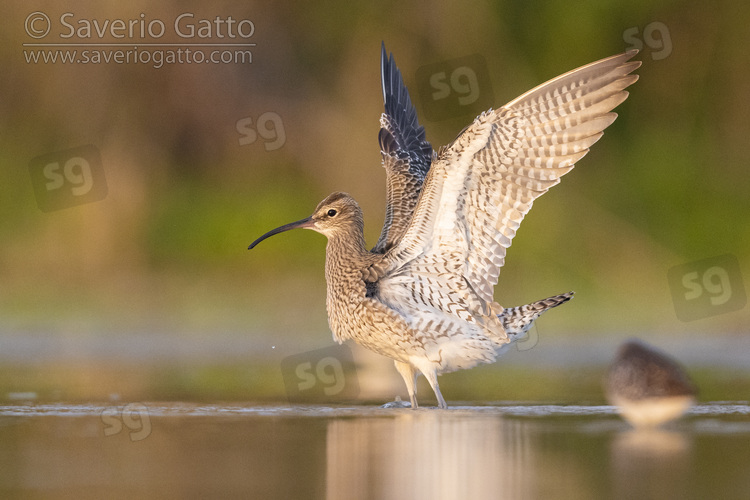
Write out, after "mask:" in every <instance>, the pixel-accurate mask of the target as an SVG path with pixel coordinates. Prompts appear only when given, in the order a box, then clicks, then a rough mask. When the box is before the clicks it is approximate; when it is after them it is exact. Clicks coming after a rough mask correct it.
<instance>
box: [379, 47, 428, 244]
mask: <svg viewBox="0 0 750 500" xmlns="http://www.w3.org/2000/svg"><path fill="white" fill-rule="evenodd" d="M381 81H382V82H381V83H382V87H383V102H384V104H385V112H384V113H383V115H382V116H381V118H380V127H381V128H380V133H379V135H378V140H379V142H380V151H381V155H382V158H383V167H384V168H385V171H386V207H385V221H384V223H383V229H382V231H381V233H380V238H378V241H377V243H376V244H375V247H374V248H373V249H372V251H373V252H375V253H384V252H386V251H387V250H388V249H390V248H391V247H392V246H393V245H394V244H395V243H396V242H398V240H399V239H400V238H401V236H402V235H403V234H404V232H405V231H406V228H407V226H408V225H409V221H410V220H411V217H412V215H413V213H414V208H415V207H416V205H417V199H418V198H419V193H420V191H421V190H422V184H423V182H424V179H425V176H426V175H427V172H428V170H429V169H430V163H431V162H432V156H433V153H432V146H430V143H429V142H427V140H426V139H425V133H424V128H423V127H422V126H421V125H420V124H419V120H418V119H417V112H416V110H415V109H414V106H413V105H412V103H411V99H410V97H409V91H408V90H407V89H406V86H405V85H404V81H403V79H402V78H401V72H400V71H399V70H398V67H396V62H395V61H394V59H393V55H392V54H391V56H390V57H387V56H386V51H385V44H383V45H382V47H381Z"/></svg>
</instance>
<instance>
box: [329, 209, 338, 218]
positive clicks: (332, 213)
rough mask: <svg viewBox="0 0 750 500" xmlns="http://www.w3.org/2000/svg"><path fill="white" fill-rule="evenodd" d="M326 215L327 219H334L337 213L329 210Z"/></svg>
mask: <svg viewBox="0 0 750 500" xmlns="http://www.w3.org/2000/svg"><path fill="white" fill-rule="evenodd" d="M327 213H328V217H335V216H336V213H337V212H336V210H334V209H330V210H329V211H328V212H327Z"/></svg>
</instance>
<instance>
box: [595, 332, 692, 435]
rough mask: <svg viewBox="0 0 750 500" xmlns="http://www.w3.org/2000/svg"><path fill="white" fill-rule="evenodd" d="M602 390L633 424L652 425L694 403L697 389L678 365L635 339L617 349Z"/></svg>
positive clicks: (635, 425) (674, 416)
mask: <svg viewBox="0 0 750 500" xmlns="http://www.w3.org/2000/svg"><path fill="white" fill-rule="evenodd" d="M605 390H606V393H607V399H608V400H609V402H610V403H612V404H613V405H615V406H617V409H618V411H619V412H620V414H622V416H623V417H624V418H625V420H627V421H628V422H630V423H631V424H632V425H633V426H634V427H655V426H658V425H661V424H663V423H666V422H669V421H670V420H674V419H676V418H678V417H680V416H681V415H682V414H683V413H685V411H687V409H688V408H690V407H691V406H692V405H694V404H695V395H696V392H697V391H696V389H695V386H694V385H693V383H692V382H691V380H690V378H689V377H688V375H687V373H685V370H683V369H682V367H680V365H678V364H677V363H676V362H675V361H673V360H672V359H670V358H669V357H668V356H667V355H666V354H664V353H662V352H659V351H657V350H656V349H654V348H652V347H649V346H647V345H646V344H644V343H643V342H641V341H638V340H630V341H628V342H625V343H624V344H623V345H622V346H620V348H619V349H618V351H617V356H616V358H615V360H614V362H613V363H612V365H611V366H610V369H609V371H608V373H607V379H606V384H605Z"/></svg>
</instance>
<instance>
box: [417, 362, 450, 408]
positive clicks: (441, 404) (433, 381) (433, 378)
mask: <svg viewBox="0 0 750 500" xmlns="http://www.w3.org/2000/svg"><path fill="white" fill-rule="evenodd" d="M422 374H423V375H424V378H426V379H427V381H428V382H429V383H430V387H432V390H433V391H434V392H435V397H437V401H438V408H440V409H442V410H445V409H447V408H448V403H446V402H445V399H443V395H442V394H441V393H440V386H439V385H438V380H437V373H435V371H434V370H433V371H429V372H424V371H422Z"/></svg>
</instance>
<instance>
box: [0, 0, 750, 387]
mask: <svg viewBox="0 0 750 500" xmlns="http://www.w3.org/2000/svg"><path fill="white" fill-rule="evenodd" d="M32 10H38V11H42V12H45V13H47V14H48V15H49V17H50V18H52V19H53V20H54V19H57V18H59V16H60V14H61V13H63V12H73V13H75V18H74V19H83V18H86V19H99V20H103V19H115V18H120V19H125V20H127V19H137V18H138V16H139V14H140V13H142V12H143V13H146V14H147V16H148V19H163V20H165V23H166V24H167V25H168V24H169V22H170V20H173V19H174V18H175V17H176V16H177V15H179V14H180V13H182V12H194V13H195V17H196V19H198V18H207V19H213V18H215V17H216V16H221V17H224V18H226V17H227V16H229V15H231V16H232V17H233V18H235V19H251V20H252V21H253V23H254V24H255V27H256V32H255V34H254V35H253V37H252V41H253V42H254V43H256V44H257V45H256V46H255V47H254V48H253V62H252V64H244V65H243V64H205V65H197V64H192V65H191V64H173V65H165V66H163V67H162V68H159V69H156V68H153V67H151V66H149V65H146V64H98V65H94V64H89V65H83V64H61V63H58V64H46V65H45V64H28V63H26V62H25V59H24V54H23V51H24V50H30V49H27V48H25V47H23V46H22V44H23V43H27V42H29V41H32V40H31V39H30V38H29V37H28V36H27V35H26V34H25V33H24V31H23V29H24V19H25V18H26V16H27V15H28V14H29V12H30V11H32ZM0 12H1V13H2V15H0V19H2V20H1V21H0V26H2V29H1V30H0V34H1V35H2V41H3V43H2V44H1V45H0V65H2V71H1V72H0V95H2V98H0V169H2V174H3V182H0V238H1V239H2V245H0V335H2V331H3V330H5V331H12V332H17V333H21V334H24V335H35V334H37V333H39V332H53V333H55V332H59V333H60V334H62V333H65V334H72V335H106V334H108V332H122V331H130V330H138V331H149V330H151V329H159V330H168V331H173V332H175V333H177V334H180V335H182V334H184V335H206V336H207V337H208V338H210V334H211V333H212V332H236V333H237V334H238V335H251V336H257V337H258V338H259V339H260V338H277V337H282V338H292V339H293V338H308V339H309V338H315V339H317V340H316V341H319V345H326V344H327V343H328V342H329V339H330V337H329V332H328V329H327V325H326V318H325V310H324V307H325V297H324V295H325V284H324V277H323V264H324V259H323V255H324V247H325V239H324V238H323V237H322V236H320V235H316V234H313V233H312V232H307V231H299V232H291V233H288V234H285V235H283V236H280V237H277V238H274V239H272V240H269V241H267V242H264V243H263V245H261V246H259V247H258V249H256V250H254V251H253V252H252V253H249V252H248V251H247V250H246V248H247V245H248V244H249V243H250V242H251V241H253V240H254V239H255V238H256V237H257V236H259V235H260V234H262V233H263V232H265V231H267V230H269V229H271V228H274V227H276V226H278V225H281V224H284V223H286V222H290V221H293V220H297V219H300V218H302V217H304V216H306V215H308V214H309V213H310V212H311V210H312V209H313V207H314V206H315V204H316V203H317V202H318V201H319V200H320V199H322V198H323V197H324V196H326V195H327V194H328V193H330V192H332V191H335V190H344V191H347V192H349V193H351V194H352V195H353V196H354V197H355V198H356V199H357V200H358V201H359V202H360V204H361V205H362V207H363V210H364V211H365V217H366V233H367V234H366V235H367V238H368V241H369V242H370V243H371V244H374V242H375V239H376V238H377V235H378V234H379V232H380V227H381V221H382V216H383V212H384V206H383V204H384V173H383V171H382V169H381V168H380V166H379V162H380V157H379V150H378V143H377V140H376V137H377V131H378V127H379V124H378V117H379V115H380V113H381V112H382V102H381V100H382V98H381V92H380V76H379V69H380V68H379V57H380V52H379V51H380V42H381V40H384V41H385V43H386V47H387V49H388V50H389V51H393V53H394V54H395V57H396V60H397V62H398V64H399V66H400V68H401V71H402V73H403V75H404V78H405V80H406V84H407V86H408V87H409V88H410V89H411V92H412V99H413V101H414V102H415V104H416V106H417V111H418V113H419V115H420V116H421V117H424V113H422V111H421V104H420V100H419V96H418V95H416V84H415V80H414V77H415V73H416V71H417V69H418V68H419V67H420V66H423V65H425V64H432V63H435V62H439V61H442V60H446V59H453V58H457V57H462V56H465V55H469V54H481V55H482V56H483V57H484V59H485V60H486V62H487V65H488V69H489V72H490V78H491V83H492V87H493V91H494V95H495V99H496V102H495V103H494V105H495V106H500V105H502V104H503V103H505V102H507V101H509V100H511V99H512V98H514V97H516V96H517V95H519V94H521V93H522V92H524V91H526V90H528V89H530V88H532V87H533V86H535V85H537V84H539V83H541V82H543V81H545V80H547V79H549V78H552V77H554V76H556V75H558V74H561V73H563V72H565V71H568V70H570V69H572V68H575V67H577V66H580V65H582V64H585V63H588V62H591V61H594V60H596V59H599V58H602V57H605V56H609V55H612V54H615V53H618V52H622V51H623V50H625V49H626V48H628V46H629V44H628V43H626V41H625V39H624V32H625V31H626V30H628V29H631V28H634V27H637V28H638V33H639V34H640V35H639V37H640V39H641V40H642V39H643V30H644V28H645V27H646V26H647V25H649V24H650V23H653V22H655V21H658V22H661V23H663V24H664V26H666V27H667V28H668V33H661V34H660V37H661V41H662V42H663V43H668V44H669V47H670V51H669V54H668V56H667V57H664V58H657V57H659V55H656V56H655V54H656V52H657V49H655V48H652V47H649V46H648V45H646V46H644V50H643V51H642V52H641V54H640V55H639V56H638V57H639V58H640V59H641V60H642V61H643V66H642V68H641V69H640V70H639V72H638V73H639V74H640V75H641V79H640V81H639V82H638V83H637V84H636V85H634V86H633V87H632V88H631V89H630V90H631V97H630V98H629V99H628V100H627V101H626V102H625V103H624V104H623V105H621V106H620V107H619V108H618V109H617V111H618V113H619V115H620V117H619V119H618V120H617V121H616V122H615V123H614V125H613V126H611V127H610V128H609V129H608V130H607V132H606V133H605V135H604V137H603V139H602V140H601V141H600V142H599V143H598V144H596V146H595V147H594V148H593V149H592V152H591V153H590V154H589V155H588V156H587V157H586V158H585V159H584V160H582V161H581V162H580V163H579V164H578V166H577V167H576V169H575V170H574V171H573V172H572V173H571V174H569V175H568V176H566V178H565V179H564V180H563V182H562V184H561V186H560V187H556V188H554V189H553V190H552V191H551V192H550V193H549V194H547V195H545V196H544V197H543V198H541V199H540V200H539V201H538V202H537V204H536V205H535V208H534V210H532V212H531V213H530V215H529V216H528V217H527V218H526V220H525V221H524V224H523V228H522V229H521V230H520V232H519V235H518V237H517V238H516V240H515V241H514V244H513V247H512V248H511V249H510V251H509V255H508V259H507V265H506V268H505V269H504V270H503V272H502V274H501V276H500V285H499V286H498V289H497V292H496V298H497V300H498V301H499V302H500V303H502V304H505V305H517V304H520V303H525V302H528V301H531V300H536V299H539V298H542V297H546V296H548V295H551V294H554V293H560V292H563V291H567V290H570V289H572V290H575V291H576V299H575V300H574V301H573V302H571V303H570V304H569V305H566V306H565V307H563V308H560V309H556V310H555V312H554V314H550V315H549V316H548V317H545V318H544V320H543V321H544V324H545V332H552V331H555V332H560V333H559V334H560V335H564V334H588V335H599V334H602V333H615V334H617V333H621V332H622V333H630V332H645V333H648V332H652V331H659V332H671V333H672V334H674V335H680V334H681V332H684V331H705V332H706V333H713V332H727V333H735V334H745V333H747V324H748V319H750V308H748V307H745V308H744V309H742V310H741V311H737V312H734V313H730V314H725V315H721V316H714V317H710V318H706V319H704V320H698V321H695V322H692V323H683V322H680V321H678V320H677V318H676V317H675V314H674V310H673V306H672V298H671V295H670V291H669V286H668V282H667V271H668V269H669V268H671V267H673V266H675V265H680V264H684V263H686V262H690V261H693V260H699V259H702V258H707V257H713V256H717V255H722V254H726V253H730V254H733V255H735V256H736V257H737V258H738V259H739V261H740V264H741V267H742V268H743V269H745V270H747V269H750V266H748V263H749V262H750V252H749V250H750V224H749V222H750V212H749V211H748V208H749V206H748V205H749V203H748V193H749V192H750V175H748V173H747V169H748V141H747V137H748V136H750V121H749V120H748V118H747V117H748V116H749V115H750V99H749V98H748V95H750V65H748V63H747V62H748V59H747V54H746V47H747V46H748V42H750V40H749V38H750V30H748V29H747V26H748V23H749V22H750V4H746V3H743V2H731V1H719V2H715V3H713V4H712V5H711V7H710V8H707V6H706V4H705V3H704V2H698V1H695V0H693V1H679V0H674V1H668V0H661V1H657V2H653V1H632V2H626V3H623V2H615V1H612V0H607V1H596V2H595V1H586V2H579V3H576V4H571V3H570V2H565V1H562V0H555V1H546V2H541V1H529V2H517V1H512V0H509V1H492V2H463V3H451V2H436V3H433V4H430V5H427V4H403V3H397V2H386V3H379V4H376V3H369V4H355V3H349V2H343V1H333V0H331V1H326V2H322V3H316V4H315V5H314V6H313V5H312V4H311V5H301V4H300V5H291V4H284V5H281V4H277V3H273V2H249V3H248V2H229V1H219V2H212V3H211V4H210V5H208V4H203V3H199V2H187V3H185V2H182V3H178V2H173V1H172V2H161V3H160V4H159V5H158V6H154V5H152V4H151V3H149V2H145V1H136V2H131V3H127V4H118V3H115V2H104V3H93V2H77V1H73V2H67V3H66V4H64V5H62V4H59V3H57V2H52V1H41V2H37V4H35V6H34V7H33V9H32V8H31V7H28V6H27V4H23V3H21V2H10V3H5V4H3V5H2V6H1V7H0ZM53 34H54V33H53ZM665 37H666V38H665ZM107 41H111V40H109V39H108V40H107ZM166 41H180V42H191V43H192V42H195V41H196V40H166ZM35 50H36V49H35ZM660 50H662V49H660ZM660 54H663V52H660ZM267 112H271V113H275V114H276V115H278V117H280V119H281V123H282V126H283V130H281V129H280V128H279V127H278V126H277V128H276V133H277V134H283V136H284V141H283V145H282V146H281V147H279V148H278V149H275V150H271V151H267V150H266V148H265V147H264V140H263V138H261V137H259V138H258V140H256V141H255V142H254V143H252V144H246V145H240V139H241V136H240V133H239V132H238V130H237V122H238V121H239V120H242V119H246V118H253V119H254V120H257V119H258V117H259V116H260V115H261V114H263V113H267ZM471 119H472V117H471V116H461V117H455V118H451V119H448V120H445V121H442V122H427V121H426V120H425V119H424V118H422V123H423V125H425V128H426V130H427V136H428V139H429V140H430V141H431V142H432V144H433V146H434V147H435V148H437V147H438V146H440V145H441V144H444V143H446V142H448V141H450V140H451V139H452V138H453V137H454V136H455V134H456V133H457V132H458V131H459V130H461V129H462V128H463V127H464V126H465V125H466V124H467V123H468V122H469V121H470V120H471ZM253 123H255V122H253ZM85 144H93V145H95V146H96V147H97V148H99V150H100V151H101V155H102V161H103V165H104V170H105V174H106V180H107V185H108V195H107V197H106V198H105V199H104V200H102V201H99V202H95V203H89V204H84V205H80V206H76V207H71V208H67V209H63V210H59V211H54V212H50V213H43V212H41V211H40V210H39V208H38V207H37V204H36V200H35V198H34V191H33V187H32V185H31V182H30V177H29V170H28V165H29V162H30V160H31V159H33V158H35V157H37V156H40V155H42V154H47V153H50V152H55V151H61V150H66V149H69V148H72V147H77V146H81V145H85ZM746 273H747V271H746ZM556 334H557V333H556ZM288 354H294V350H293V349H292V348H290V350H289V352H288ZM167 378H169V377H167ZM225 383H226V381H221V380H219V381H217V382H216V384H217V385H224V384H225ZM177 385H179V384H177Z"/></svg>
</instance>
